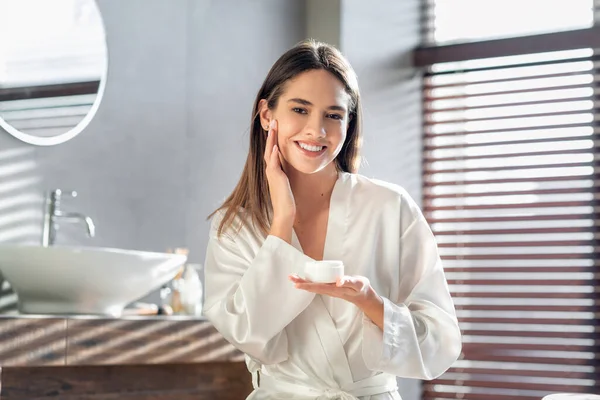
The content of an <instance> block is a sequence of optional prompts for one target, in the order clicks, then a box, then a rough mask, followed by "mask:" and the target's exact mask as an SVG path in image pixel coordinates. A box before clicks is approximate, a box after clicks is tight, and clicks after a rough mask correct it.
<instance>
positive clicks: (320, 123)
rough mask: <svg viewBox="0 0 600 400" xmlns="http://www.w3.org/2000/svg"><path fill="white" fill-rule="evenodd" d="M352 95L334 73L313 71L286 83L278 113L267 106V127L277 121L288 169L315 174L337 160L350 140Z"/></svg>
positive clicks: (265, 114)
mask: <svg viewBox="0 0 600 400" xmlns="http://www.w3.org/2000/svg"><path fill="white" fill-rule="evenodd" d="M349 103H350V96H349V95H348V93H347V92H346V90H345V89H344V85H343V84H342V83H341V82H340V81H339V79H337V78H336V77H335V76H334V75H333V74H332V73H330V72H328V71H325V70H310V71H307V72H304V73H302V74H300V75H297V76H296V77H295V78H294V79H291V80H290V81H288V82H287V83H286V84H285V87H284V91H283V93H282V95H281V97H280V98H279V101H278V103H277V107H276V108H275V109H274V110H268V109H266V102H265V103H263V111H262V112H261V119H263V120H264V121H263V126H264V125H268V123H269V122H270V121H271V120H272V119H276V120H277V126H278V136H277V140H278V146H279V149H280V151H281V155H282V157H283V160H284V168H286V167H290V166H291V167H293V168H294V169H296V170H297V171H299V172H302V173H305V174H313V173H315V172H319V171H321V170H323V169H324V168H325V167H327V166H328V165H330V164H331V167H334V164H332V161H334V160H335V158H336V157H337V155H338V154H339V152H340V151H341V150H342V146H343V145H344V141H345V140H346V132H347V130H348V123H349V113H348V109H349Z"/></svg>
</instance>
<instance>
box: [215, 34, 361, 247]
mask: <svg viewBox="0 0 600 400" xmlns="http://www.w3.org/2000/svg"><path fill="white" fill-rule="evenodd" d="M320 69H323V70H326V71H329V72H331V73H332V74H333V75H334V76H336V77H337V78H338V79H339V80H340V81H341V82H342V83H343V84H344V87H345V89H346V92H347V93H348V95H349V96H350V104H349V118H350V120H349V123H348V132H347V134H346V141H345V142H344V145H343V146H342V150H341V151H340V153H339V155H338V156H337V158H336V160H335V163H336V167H337V169H338V170H340V171H344V172H351V173H355V172H356V171H357V170H358V167H359V164H360V154H359V153H360V147H361V142H362V137H361V136H362V128H361V127H362V115H361V114H362V109H361V103H360V93H359V91H358V82H357V79H356V74H355V72H354V70H353V69H352V67H351V66H350V63H349V62H348V61H347V60H346V59H345V58H344V56H343V55H342V54H341V53H340V51H339V50H338V49H336V48H335V47H333V46H331V45H328V44H326V43H320V42H316V41H314V40H306V41H303V42H300V43H298V44H297V45H296V46H294V47H292V48H291V49H290V50H288V51H287V52H286V53H284V54H283V55H282V56H281V57H280V58H279V59H278V60H277V61H276V62H275V64H273V66H272V67H271V70H270V71H269V73H268V74H267V77H266V78H265V81H264V82H263V84H262V86H261V88H260V90H259V91H258V93H257V95H256V99H255V100H254V107H253V109H252V124H251V126H250V149H249V151H248V158H247V159H246V164H245V166H244V171H243V172H242V176H241V178H240V180H239V182H238V184H237V186H236V187H235V189H234V190H233V192H232V193H231V194H230V195H229V197H228V198H227V199H226V200H225V202H224V203H223V204H222V205H221V207H219V208H218V209H217V210H216V211H215V212H213V213H212V214H211V215H210V216H209V218H210V217H212V216H213V215H214V214H215V213H217V212H218V211H220V210H225V215H224V216H223V218H222V220H221V222H220V225H219V229H218V235H219V236H220V235H221V234H222V233H223V232H224V231H226V230H227V229H228V228H230V227H231V225H232V223H233V221H234V218H235V216H236V215H237V213H238V212H239V210H240V209H243V210H245V212H246V213H247V214H249V216H250V217H251V222H252V224H253V225H254V226H255V227H258V229H260V230H261V231H262V232H263V233H264V234H267V232H268V231H269V227H270V224H271V218H272V215H271V214H272V207H271V197H270V194H269V186H268V184H267V177H266V173H265V168H266V165H265V161H264V159H263V154H264V152H265V146H266V143H267V134H266V132H265V130H264V129H263V127H262V125H261V122H260V117H259V112H260V108H259V107H260V104H259V103H260V100H261V99H265V100H267V104H268V107H269V109H271V110H273V109H275V108H276V107H277V102H278V100H279V98H280V97H281V94H282V93H283V91H284V89H285V87H284V86H285V83H286V82H287V81H289V80H290V79H293V78H294V77H295V76H297V75H299V74H301V73H303V72H306V71H310V70H320ZM248 222H250V221H247V220H244V223H248ZM238 228H239V227H238Z"/></svg>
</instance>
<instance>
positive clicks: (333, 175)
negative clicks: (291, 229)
mask: <svg viewBox="0 0 600 400" xmlns="http://www.w3.org/2000/svg"><path fill="white" fill-rule="evenodd" d="M286 173H287V175H288V179H289V180H290V186H291V188H292V193H293V194H294V199H295V201H296V213H297V218H299V219H304V218H303V216H304V215H307V214H310V213H312V212H314V211H315V209H322V208H325V207H327V208H329V200H330V198H331V193H332V192H333V187H334V186H335V182H336V181H337V179H338V171H337V169H336V167H335V164H334V163H331V164H329V165H328V166H327V167H325V168H324V169H323V170H321V171H319V172H316V173H314V174H304V173H302V172H298V171H297V170H295V169H293V168H286Z"/></svg>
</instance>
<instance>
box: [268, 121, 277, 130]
mask: <svg viewBox="0 0 600 400" xmlns="http://www.w3.org/2000/svg"><path fill="white" fill-rule="evenodd" d="M275 125H277V120H275V119H273V120H271V123H270V124H269V129H273V128H275Z"/></svg>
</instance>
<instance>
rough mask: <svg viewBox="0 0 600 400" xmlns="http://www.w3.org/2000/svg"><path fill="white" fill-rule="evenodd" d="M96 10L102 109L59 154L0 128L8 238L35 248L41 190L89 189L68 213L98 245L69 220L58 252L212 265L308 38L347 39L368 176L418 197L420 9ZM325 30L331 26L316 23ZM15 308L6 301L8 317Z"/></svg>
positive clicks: (312, 5) (3, 236) (345, 2)
mask: <svg viewBox="0 0 600 400" xmlns="http://www.w3.org/2000/svg"><path fill="white" fill-rule="evenodd" d="M98 3H99V7H100V10H101V12H102V14H103V17H104V22H105V25H106V31H107V41H108V50H109V75H108V83H107V86H106V92H105V94H104V99H103V102H102V104H101V106H100V109H99V110H98V113H97V115H96V117H95V118H94V120H93V121H92V122H91V124H90V126H89V127H88V128H87V129H86V130H85V131H84V132H83V133H82V134H81V135H80V136H78V137H77V138H75V139H74V140H72V141H70V142H68V143H66V144H63V145H60V146H56V147H47V148H45V147H33V146H29V145H26V144H23V143H21V142H19V141H17V140H16V139H14V138H12V137H11V136H9V135H8V134H6V133H2V132H0V242H38V241H39V237H40V235H41V218H42V193H43V192H44V191H45V190H49V189H53V188H62V189H70V190H77V191H78V193H79V195H78V197H77V198H76V199H73V200H66V201H65V202H64V203H63V205H64V208H65V209H68V210H71V211H80V212H83V213H85V214H88V215H89V216H91V217H92V218H93V219H94V221H95V222H96V225H97V237H96V238H94V239H93V240H90V239H88V238H86V237H85V234H84V229H83V227H82V226H70V225H67V226H63V227H61V231H60V232H59V236H58V243H59V244H79V245H93V246H108V247H121V248H132V249H140V250H153V251H164V250H165V249H167V248H170V247H175V246H185V247H189V248H190V250H191V254H190V260H192V261H194V262H202V261H203V257H204V249H205V245H206V232H207V229H208V222H207V221H206V216H207V215H208V214H209V213H210V212H211V211H213V210H214V208H215V207H217V206H218V204H219V202H220V201H221V200H222V199H223V198H224V197H225V196H226V195H227V194H228V193H229V192H230V190H231V189H232V187H233V185H234V184H235V183H236V181H237V178H238V176H239V173H240V171H241V168H242V166H243V162H244V158H245V153H246V146H247V141H248V127H249V121H250V111H251V106H252V101H253V98H254V95H255V93H256V90H257V89H258V87H259V85H260V84H261V82H262V78H263V77H264V76H265V74H266V73H267V71H268V68H269V67H270V65H271V64H272V63H273V62H274V61H275V60H276V58H277V57H278V56H279V55H280V54H281V53H282V52H283V51H284V50H285V49H287V48H288V47H290V46H291V45H293V44H294V43H296V42H297V41H299V40H301V39H303V38H304V37H305V36H306V35H307V34H308V35H310V36H315V37H316V38H317V39H324V40H328V41H331V42H334V43H337V44H339V46H340V47H341V49H342V51H343V52H344V53H345V54H346V55H347V56H348V58H349V59H350V61H351V63H352V64H353V66H354V68H355V69H356V71H357V73H358V75H359V82H360V85H361V90H362V95H363V101H364V112H365V113H364V126H365V144H364V155H365V158H366V163H365V165H364V166H363V168H362V173H363V174H365V175H367V176H372V177H377V178H381V179H385V180H389V181H391V182H395V183H398V184H401V185H403V186H405V187H406V188H407V189H408V191H409V193H411V195H413V196H414V197H415V199H416V200H417V201H419V200H420V196H421V195H420V193H421V178H420V177H421V175H420V168H421V158H420V155H421V153H420V150H421V142H420V136H419V132H420V124H421V120H420V107H421V100H420V92H419V80H418V76H417V75H416V73H415V71H414V70H413V69H411V68H410V59H409V51H410V49H411V48H412V47H414V46H415V45H416V44H417V43H418V39H419V29H418V28H419V27H418V21H419V16H418V4H419V1H418V0H405V1H402V2H397V1H394V0H373V1H369V2H365V1H363V0H335V1H331V2H329V3H328V4H325V5H324V4H322V2H319V1H313V0H307V2H302V1H280V0H260V1H258V0H254V1H236V0H219V1H217V0H212V1H209V0H205V1H198V0H177V1H170V0H128V1H126V2H117V1H113V0H98ZM319 7H324V8H322V9H319ZM324 13H328V14H327V15H328V16H327V18H324V15H325V14H324ZM322 21H333V22H332V23H331V25H329V26H327V27H322V28H319V25H321V24H322V23H323V22H322ZM319 35H324V36H325V37H319ZM11 302H12V304H13V306H14V297H11V296H4V297H2V296H0V312H2V311H3V310H5V309H6V308H4V309H3V307H5V306H6V307H8V306H10V303H11ZM400 384H401V390H402V394H403V398H404V399H405V400H411V399H417V398H419V393H418V392H419V385H418V383H417V382H416V381H401V382H400Z"/></svg>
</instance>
